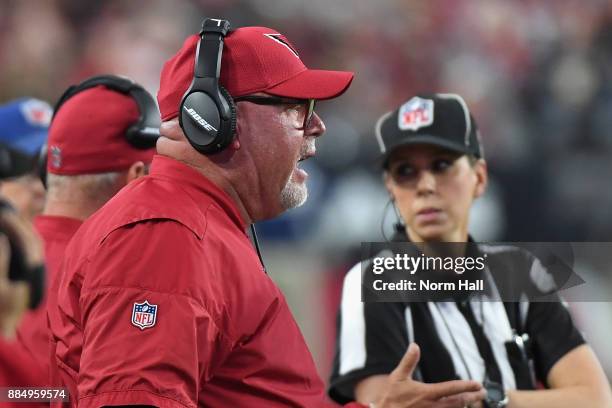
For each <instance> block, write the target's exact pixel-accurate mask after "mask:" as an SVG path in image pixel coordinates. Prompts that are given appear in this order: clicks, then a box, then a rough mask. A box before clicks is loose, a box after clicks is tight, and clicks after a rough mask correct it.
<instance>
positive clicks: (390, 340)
mask: <svg viewBox="0 0 612 408" xmlns="http://www.w3.org/2000/svg"><path fill="white" fill-rule="evenodd" d="M507 250H508V251H511V250H513V249H511V248H508V249H507ZM514 250H515V249H514ZM483 251H486V248H483ZM501 252H504V251H501ZM503 255H504V254H503V253H500V250H499V248H497V249H496V250H495V251H494V252H492V253H490V254H489V259H490V260H491V259H493V260H494V257H495V256H503ZM491 257H493V258H491ZM525 262H526V263H525V268H526V270H527V272H528V273H527V274H526V275H525V276H526V277H528V279H532V280H533V281H534V283H535V284H537V281H538V279H541V275H542V274H541V273H540V272H541V271H540V269H541V264H539V262H538V261H537V259H536V258H534V257H533V256H525ZM492 263H493V264H494V262H492ZM482 296H488V295H482ZM481 300H482V299H481V297H473V298H470V299H469V300H465V301H463V302H393V303H391V302H388V303H384V302H378V303H376V302H372V303H362V302H361V263H359V264H357V265H355V266H354V267H353V268H352V269H351V270H350V271H349V272H348V274H347V275H346V277H345V279H344V286H343V291H342V301H341V305H340V310H339V314H338V321H337V342H336V355H335V358H334V366H333V370H332V376H331V380H330V389H329V395H330V397H331V398H332V399H334V400H335V401H337V402H340V403H345V402H347V401H351V400H354V388H355V385H356V384H357V383H358V382H359V381H361V380H363V379H365V378H367V377H369V376H372V375H377V374H388V373H390V372H391V371H392V370H393V369H394V368H395V367H396V366H397V364H398V363H399V361H400V360H401V358H402V356H403V355H404V353H405V352H406V349H407V348H408V345H409V344H410V342H413V341H414V342H416V343H417V344H418V345H419V346H420V348H421V359H420V361H419V364H418V367H417V371H416V372H415V376H416V378H417V379H419V380H421V381H424V382H428V383H434V382H440V381H448V380H454V379H474V380H477V381H482V380H483V379H484V378H485V373H490V372H491V371H494V372H496V373H497V374H496V375H497V377H501V378H499V382H500V383H502V384H503V387H504V388H505V389H529V388H533V377H534V376H535V379H536V380H537V381H539V382H541V383H542V384H544V385H546V378H547V375H548V372H549V371H550V369H551V368H552V367H553V365H554V364H555V363H556V362H557V361H558V360H559V359H560V358H561V357H563V356H564V355H565V354H567V353H568V352H569V351H571V350H572V349H574V348H575V347H577V346H579V345H581V344H583V343H584V340H583V338H582V336H581V335H580V333H579V332H578V330H577V329H576V328H575V326H574V324H573V322H572V318H571V316H570V314H569V312H568V310H567V309H566V307H565V306H564V305H563V304H562V303H561V302H560V301H558V302H532V303H529V302H501V301H497V302H496V301H490V300H491V299H486V300H489V301H484V302H483V301H481ZM516 333H518V334H519V335H522V334H527V335H528V337H529V339H530V340H529V343H530V345H529V350H530V352H529V355H530V361H527V360H526V359H521V358H520V356H517V355H516V353H515V351H514V350H513V347H511V346H510V347H509V346H508V343H510V344H511V343H512V340H513V339H516V337H515V336H514V335H515V334H516ZM524 337H525V338H526V336H524ZM484 342H488V344H483V343H484ZM487 376H489V375H487Z"/></svg>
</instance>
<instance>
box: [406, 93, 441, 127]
mask: <svg viewBox="0 0 612 408" xmlns="http://www.w3.org/2000/svg"><path fill="white" fill-rule="evenodd" d="M397 120H398V123H397V126H398V127H399V128H400V130H413V131H416V130H417V129H419V128H422V127H425V126H429V125H431V124H432V123H433V120H434V102H433V101H432V100H431V99H423V98H419V97H418V96H415V97H414V98H412V99H410V100H409V101H408V102H406V103H405V104H403V105H402V106H401V107H400V108H399V114H398V117H397Z"/></svg>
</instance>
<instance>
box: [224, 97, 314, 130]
mask: <svg viewBox="0 0 612 408" xmlns="http://www.w3.org/2000/svg"><path fill="white" fill-rule="evenodd" d="M242 101H244V102H251V103H254V104H256V105H298V106H301V107H303V109H299V110H298V112H299V113H300V116H301V115H304V118H303V119H302V127H301V129H303V130H306V129H308V127H309V126H310V123H311V122H312V118H313V116H314V110H315V105H316V103H317V100H316V99H287V98H280V97H276V96H260V95H247V96H240V97H238V98H234V102H242Z"/></svg>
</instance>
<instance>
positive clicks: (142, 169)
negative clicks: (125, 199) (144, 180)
mask: <svg viewBox="0 0 612 408" xmlns="http://www.w3.org/2000/svg"><path fill="white" fill-rule="evenodd" d="M146 175H147V166H146V165H145V164H144V163H143V162H141V161H137V162H135V163H132V165H131V166H130V168H129V169H128V171H127V176H126V184H129V183H130V182H131V181H133V180H136V179H137V178H140V177H143V176H146Z"/></svg>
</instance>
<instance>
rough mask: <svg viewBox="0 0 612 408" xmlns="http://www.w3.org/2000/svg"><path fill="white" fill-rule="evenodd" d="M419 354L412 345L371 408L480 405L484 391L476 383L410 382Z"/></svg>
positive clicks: (440, 407)
mask: <svg viewBox="0 0 612 408" xmlns="http://www.w3.org/2000/svg"><path fill="white" fill-rule="evenodd" d="M420 355H421V352H420V349H419V346H417V345H416V344H415V343H412V344H410V346H409V347H408V350H407V351H406V354H404V357H402V360H401V361H400V363H399V364H398V365H397V367H396V368H395V370H393V371H392V372H391V374H390V375H389V377H388V381H387V386H386V388H385V390H384V392H383V397H382V398H381V399H380V400H379V401H378V402H376V403H374V407H375V408H464V407H466V406H468V405H470V404H472V403H477V402H479V401H482V399H483V398H484V397H485V391H484V389H483V388H482V384H480V383H478V382H476V381H463V380H456V381H447V382H442V383H436V384H426V383H422V382H419V381H415V380H413V379H412V374H413V372H414V369H415V368H416V366H417V363H418V362H419V358H420Z"/></svg>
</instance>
